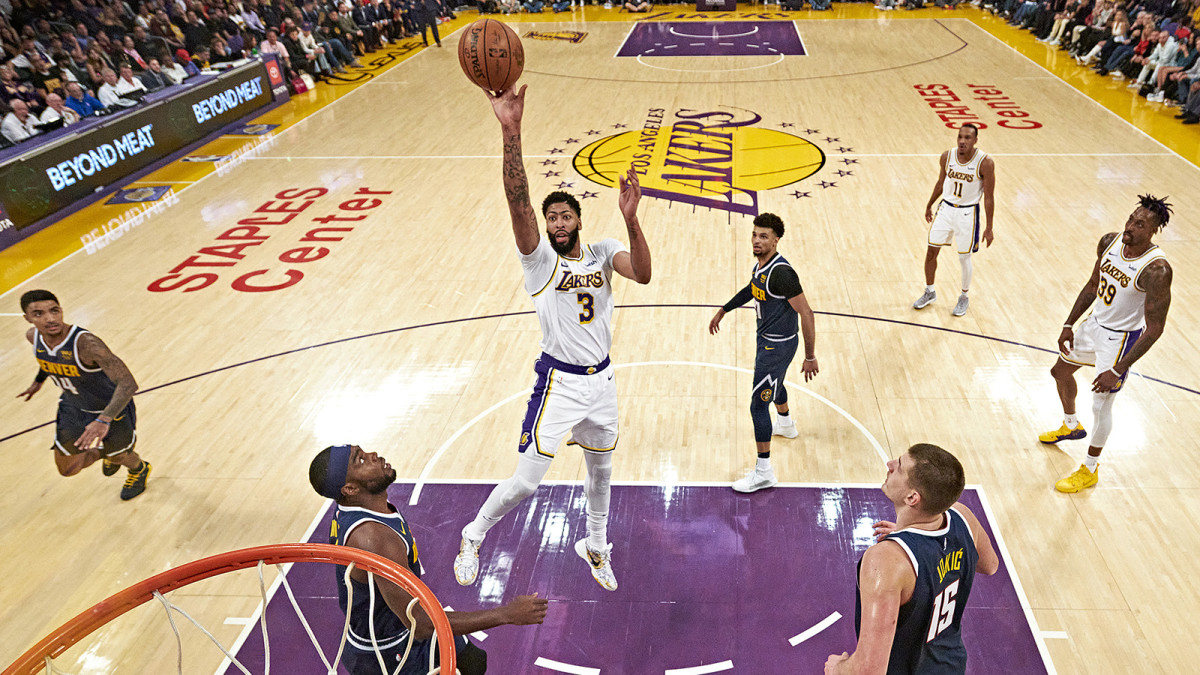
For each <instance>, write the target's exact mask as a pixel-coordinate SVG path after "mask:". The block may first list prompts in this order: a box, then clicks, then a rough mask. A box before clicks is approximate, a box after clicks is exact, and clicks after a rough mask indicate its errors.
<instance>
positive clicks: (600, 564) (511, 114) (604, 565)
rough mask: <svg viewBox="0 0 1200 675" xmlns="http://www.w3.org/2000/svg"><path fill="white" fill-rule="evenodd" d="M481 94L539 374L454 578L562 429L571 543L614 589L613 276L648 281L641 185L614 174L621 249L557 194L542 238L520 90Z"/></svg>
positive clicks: (531, 479)
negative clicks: (494, 132) (596, 235)
mask: <svg viewBox="0 0 1200 675" xmlns="http://www.w3.org/2000/svg"><path fill="white" fill-rule="evenodd" d="M488 97H489V98H490V99H491V101H492V110H493V111H494V112H495V113H496V118H497V119H498V120H500V130H501V132H502V134H503V137H504V193H505V196H506V197H507V199H508V212H509V215H510V216H512V227H513V236H514V237H516V240H517V251H518V252H519V253H520V259H521V267H522V269H523V271H524V273H525V290H526V291H527V292H528V293H529V295H530V296H531V297H532V299H533V306H534V309H536V310H537V316H538V322H539V323H540V324H541V327H542V344H541V346H542V354H541V356H540V357H539V358H538V360H537V361H536V363H535V364H534V371H535V372H536V373H537V379H536V381H535V382H534V387H533V396H532V397H530V399H529V405H528V407H527V410H526V414H525V420H524V422H523V423H522V425H521V436H520V441H519V444H518V447H517V452H518V459H517V469H516V472H515V473H514V474H513V476H512V477H511V478H509V479H507V480H505V481H503V482H502V483H500V484H499V485H497V486H496V488H495V489H494V490H492V493H491V495H489V496H488V498H487V501H485V502H484V503H483V507H482V508H480V509H479V513H478V515H476V516H475V520H473V521H471V522H470V523H468V524H467V526H466V527H464V528H463V531H462V545H461V547H460V548H459V552H458V556H457V557H456V558H455V559H454V577H455V578H456V579H457V580H458V583H460V584H462V585H464V586H465V585H468V584H471V583H473V582H474V581H475V578H476V576H478V574H479V546H480V544H481V543H482V542H483V538H484V536H485V535H486V534H487V532H488V530H490V529H491V528H492V527H493V526H495V525H496V523H498V522H500V519H501V518H503V517H504V514H506V513H508V512H509V511H511V510H512V509H513V508H515V507H516V506H517V505H518V504H520V503H521V501H522V500H524V499H525V498H526V497H528V496H529V495H531V494H533V492H534V490H536V489H537V486H538V485H539V484H540V483H541V482H542V478H543V477H545V475H546V471H547V470H548V469H549V468H550V460H552V459H553V458H554V454H555V452H557V450H558V446H559V443H561V442H562V439H563V438H564V437H566V435H567V434H568V433H570V434H571V438H570V440H569V441H568V442H569V443H571V444H574V445H578V446H579V447H580V448H582V449H583V456H584V460H585V463H586V465H587V478H586V479H585V481H584V490H585V492H586V493H587V537H586V538H584V539H581V540H579V541H578V542H576V544H575V551H576V553H578V554H579V556H580V557H582V558H583V559H584V560H586V561H587V562H588V564H589V567H590V568H591V572H592V576H593V577H594V578H595V579H596V581H597V582H598V583H599V584H600V585H601V586H603V587H604V588H606V589H608V590H610V591H615V590H617V578H616V574H615V573H614V572H613V568H612V545H611V544H609V543H608V506H609V490H610V488H609V483H610V479H611V477H612V453H613V450H614V449H615V448H616V445H617V388H616V382H615V381H614V380H613V367H612V364H611V363H610V362H609V358H608V350H609V347H610V346H611V345H612V328H611V322H612V310H613V296H612V274H613V272H614V271H615V272H616V273H617V274H620V275H621V276H623V277H625V278H627V279H633V280H634V281H636V282H638V283H640V284H645V283H649V282H650V248H649V247H648V246H647V245H646V239H645V237H643V236H642V230H641V226H640V225H639V224H638V218H637V207H638V201H639V200H640V199H641V196H642V190H641V186H640V185H639V184H638V179H637V174H636V173H635V172H634V171H633V170H632V169H630V170H629V172H628V173H627V174H626V176H624V177H623V178H621V179H620V185H621V191H620V197H619V203H620V207H621V214H622V215H623V216H624V217H625V228H626V230H627V232H628V233H629V249H628V250H626V248H625V246H624V245H623V244H621V242H619V241H617V240H616V239H603V240H601V241H598V242H594V243H592V244H584V243H582V242H581V241H580V240H579V233H580V231H581V230H582V229H583V226H582V221H581V220H580V208H579V202H578V200H576V199H575V198H574V197H573V196H571V195H569V194H567V193H565V192H553V193H551V194H550V195H549V196H547V197H546V199H545V200H544V201H543V202H542V215H543V217H545V219H546V239H543V238H542V237H541V234H540V233H539V232H538V224H537V216H536V215H535V214H534V211H533V204H532V203H531V202H530V199H529V181H528V178H527V177H526V175H525V165H524V161H523V159H522V157H521V116H522V114H523V112H524V109H525V87H524V86H523V87H521V90H520V91H519V92H516V91H514V90H512V89H509V90H507V91H504V92H501V93H500V94H499V95H498V96H497V95H492V94H490V93H489V94H488Z"/></svg>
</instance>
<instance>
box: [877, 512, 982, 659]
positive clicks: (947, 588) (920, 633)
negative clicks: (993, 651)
mask: <svg viewBox="0 0 1200 675" xmlns="http://www.w3.org/2000/svg"><path fill="white" fill-rule="evenodd" d="M884 541H894V542H896V543H897V544H899V545H900V548H902V549H904V552H905V553H906V554H907V556H908V559H909V562H911V563H912V566H913V571H914V572H915V573H916V575H917V582H916V585H915V586H914V587H913V594H912V598H910V599H909V601H908V602H906V603H904V604H903V605H901V606H900V614H899V616H898V617H897V619H896V636H895V639H893V641H892V653H891V657H890V658H889V659H888V669H887V673H888V675H951V674H954V675H961V674H962V673H965V672H966V670H967V650H966V647H964V646H963V641H962V616H963V609H964V608H966V606H967V597H968V596H969V595H970V594H971V584H972V582H973V581H974V580H975V564H976V563H977V562H978V561H979V552H978V551H976V550H975V535H973V534H972V533H971V526H970V525H968V524H967V521H966V519H965V518H963V516H962V514H960V513H959V512H958V511H955V510H954V509H953V508H951V509H950V510H948V511H946V524H945V526H943V527H942V528H941V529H939V530H918V529H913V528H905V529H903V530H898V531H896V532H893V533H891V534H889V535H888V536H887V537H886V538H885V539H884ZM859 567H860V568H861V567H862V560H859ZM856 590H857V589H856ZM861 615H862V600H861V595H859V596H858V597H856V598H855V604H854V632H855V634H857V633H858V631H859V627H860V623H861Z"/></svg>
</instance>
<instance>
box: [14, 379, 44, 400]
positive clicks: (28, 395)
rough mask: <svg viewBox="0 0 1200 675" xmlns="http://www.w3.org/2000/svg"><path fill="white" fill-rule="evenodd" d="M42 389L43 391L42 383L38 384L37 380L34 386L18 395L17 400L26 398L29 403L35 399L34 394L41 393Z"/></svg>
mask: <svg viewBox="0 0 1200 675" xmlns="http://www.w3.org/2000/svg"><path fill="white" fill-rule="evenodd" d="M41 389H42V383H41V382H38V381H37V380H34V382H33V384H31V385H29V388H28V389H26V390H25V391H23V392H21V393H19V394H17V398H21V397H22V396H24V397H25V400H26V401H28V400H29V399H31V398H33V395H34V394H36V393H38V392H39V391H41Z"/></svg>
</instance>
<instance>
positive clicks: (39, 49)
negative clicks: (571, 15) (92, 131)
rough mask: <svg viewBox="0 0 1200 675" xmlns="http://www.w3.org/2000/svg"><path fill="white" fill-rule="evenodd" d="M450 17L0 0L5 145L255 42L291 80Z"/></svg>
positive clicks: (371, 5) (210, 0) (428, 0)
mask: <svg viewBox="0 0 1200 675" xmlns="http://www.w3.org/2000/svg"><path fill="white" fill-rule="evenodd" d="M453 16H454V15H453V13H452V11H451V8H450V6H449V4H448V2H447V0H355V1H354V2H350V1H343V0H238V1H228V0H141V1H140V2H139V0H0V46H2V47H3V50H4V53H3V55H2V56H0V139H2V140H0V145H3V144H13V143H20V142H22V141H25V140H27V139H29V138H31V137H33V136H36V135H37V134H39V133H43V132H45V131H49V130H52V129H57V128H59V127H60V126H63V125H70V124H74V123H76V122H78V121H79V120H80V119H82V118H85V117H89V116H94V115H106V114H110V113H112V112H114V111H116V110H120V109H123V108H129V107H133V106H136V105H138V104H139V103H140V101H141V100H142V98H143V97H144V96H145V95H146V94H147V93H149V92H153V91H158V90H160V89H165V88H168V87H174V86H178V85H181V84H183V83H184V82H185V81H186V80H187V79H188V78H191V77H194V76H196V75H199V74H200V71H201V70H203V69H205V68H208V67H209V66H210V65H212V64H218V63H222V62H232V61H237V60H239V59H243V58H247V57H253V56H256V55H258V54H259V53H260V52H262V53H273V54H275V55H276V56H277V58H278V59H279V60H280V62H281V63H282V65H283V67H284V69H285V70H286V72H287V74H288V78H287V79H288V81H289V82H291V81H293V80H294V79H297V78H298V77H299V76H300V75H301V74H302V73H307V74H308V75H309V76H311V78H313V79H316V80H321V79H325V78H328V77H332V76H333V75H334V74H336V73H341V72H345V69H346V68H347V67H358V66H359V65H360V64H359V62H358V57H359V56H361V55H363V54H366V53H368V52H371V51H374V50H376V49H379V48H381V47H383V46H384V45H386V44H388V43H389V42H392V41H395V40H399V39H402V38H405V37H411V36H414V35H417V34H420V35H421V36H422V38H424V39H426V40H427V38H426V33H427V31H428V30H429V29H431V28H432V32H433V35H434V39H435V41H436V42H437V43H438V45H439V46H440V45H441V37H440V36H439V35H438V30H437V26H438V24H439V23H441V22H444V21H448V20H449V19H451V18H453ZM426 44H428V42H426Z"/></svg>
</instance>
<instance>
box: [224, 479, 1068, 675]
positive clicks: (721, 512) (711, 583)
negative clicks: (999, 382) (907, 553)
mask: <svg viewBox="0 0 1200 675" xmlns="http://www.w3.org/2000/svg"><path fill="white" fill-rule="evenodd" d="M492 487H493V484H491V483H468V484H463V483H431V484H426V485H424V486H423V488H422V493H421V500H420V502H419V503H418V504H416V505H414V506H405V505H406V504H407V502H408V497H409V495H410V494H411V492H412V488H413V486H412V484H411V483H405V484H397V485H394V486H393V487H392V488H391V491H390V497H391V501H392V503H393V504H397V505H399V506H400V507H401V508H402V509H403V512H404V514H405V516H406V517H407V518H408V520H409V525H410V526H411V527H412V530H413V534H414V536H415V537H416V540H417V546H418V547H419V550H420V552H421V561H422V563H423V564H424V566H425V576H424V580H425V582H426V583H427V584H428V585H429V587H430V588H431V589H433V591H434V593H436V594H437V596H438V598H439V600H441V602H442V604H443V605H446V606H450V607H453V608H455V609H459V610H472V609H481V608H487V607H495V606H496V605H498V604H500V603H503V602H506V601H509V600H511V599H512V598H513V597H515V596H517V595H521V594H527V593H533V592H537V593H538V594H540V595H541V596H543V597H547V598H549V599H550V611H549V613H548V614H547V617H546V622H545V624H543V625H541V626H538V627H517V626H501V627H499V628H495V629H492V630H489V631H486V634H487V637H486V639H484V640H482V641H480V640H478V639H476V642H477V644H479V645H480V646H481V647H482V648H483V649H485V650H487V652H488V666H489V668H488V670H489V672H496V673H534V672H549V671H546V670H542V669H541V668H537V667H535V663H536V661H537V660H538V659H539V658H540V659H544V660H548V661H553V662H557V663H559V664H570V665H571V666H576V667H578V668H581V669H585V670H581V671H570V672H595V671H597V670H598V672H600V673H602V674H604V675H617V674H628V675H646V674H652V673H666V672H667V671H669V670H676V669H683V668H693V667H696V666H703V665H712V666H713V667H714V668H715V667H717V666H716V665H715V664H725V665H724V666H722V667H721V668H720V670H721V671H728V672H732V673H754V674H755V675H765V674H770V673H780V674H783V673H787V674H788V675H792V674H794V673H819V672H821V671H822V666H823V664H824V662H825V659H826V657H827V656H828V655H829V654H832V653H839V654H840V653H841V652H843V651H846V650H850V649H852V648H853V646H854V641H855V638H854V583H855V566H856V563H857V562H858V559H859V558H860V557H861V556H862V553H863V551H864V550H866V548H867V546H869V545H870V544H871V523H873V522H874V521H876V520H879V519H888V518H891V517H893V511H892V508H891V504H890V503H889V502H888V501H887V500H886V499H885V498H884V497H883V495H882V493H881V492H880V491H879V489H878V488H877V487H837V486H830V487H778V488H775V489H773V490H768V491H765V492H760V493H757V494H754V495H739V494H736V493H734V492H732V491H731V490H730V489H729V488H728V487H727V486H724V485H721V486H716V485H689V486H672V487H664V486H658V485H616V486H613V493H612V515H611V521H610V524H609V534H610V538H611V540H612V542H613V544H614V547H613V564H614V568H615V570H616V572H617V579H618V581H619V582H620V589H619V590H618V591H617V592H615V593H610V592H608V591H605V590H604V589H602V588H600V586H598V585H597V584H596V582H595V581H593V580H592V577H591V574H590V573H589V571H588V569H587V565H586V563H584V562H583V561H582V560H580V559H579V558H578V557H577V556H576V555H575V552H574V550H573V546H574V543H575V541H576V540H578V539H580V538H582V537H583V536H585V531H586V522H585V515H584V504H585V503H586V498H585V496H584V492H583V486H582V485H580V484H578V483H574V482H572V483H558V484H551V483H547V484H544V485H542V487H540V488H539V489H538V491H537V493H536V494H535V495H534V496H533V497H532V498H530V499H529V500H527V501H526V502H525V503H523V504H522V505H521V506H520V507H518V508H517V509H515V510H513V511H512V512H511V513H510V514H508V516H506V517H505V519H504V520H503V521H501V523H500V524H499V525H497V526H496V527H495V528H494V529H493V530H492V531H491V533H489V535H488V538H487V540H486V541H485V543H484V545H483V548H482V549H481V551H480V562H481V565H480V574H479V579H478V580H477V581H476V583H475V584H474V585H472V586H469V587H462V586H459V585H458V584H457V583H455V581H454V575H453V572H452V569H451V566H452V562H453V560H454V556H455V554H456V553H457V551H458V544H459V531H460V530H461V528H462V526H463V525H464V524H465V523H466V522H467V520H469V519H470V518H471V517H472V516H473V515H474V513H475V510H476V508H477V507H478V506H479V505H480V504H482V503H483V501H484V499H485V498H486V497H487V495H488V493H489V492H490V491H491V489H492ZM962 501H963V503H965V504H967V506H968V507H970V508H971V509H972V510H973V511H974V512H975V513H976V514H977V515H978V516H979V518H980V520H981V521H983V523H984V526H985V527H986V528H988V531H989V533H991V534H992V536H993V540H995V533H994V530H993V529H992V527H991V525H990V524H989V523H988V520H987V517H986V513H985V511H984V509H983V505H982V504H981V501H980V496H979V494H978V493H977V492H976V491H975V490H972V489H968V490H967V491H966V492H965V493H964V494H963V497H962ZM331 518H332V507H330V508H329V509H327V510H326V511H325V513H323V514H322V517H321V519H320V520H319V522H318V524H317V526H316V529H315V530H314V532H313V534H312V536H311V537H310V538H309V541H310V542H315V543H327V535H328V531H329V522H330V519H331ZM1001 553H1002V556H1001V567H1000V571H999V572H998V573H997V574H996V575H994V576H991V577H983V576H978V577H976V580H975V586H974V588H973V589H972V592H971V598H970V602H969V606H968V607H967V610H966V614H965V619H964V625H963V635H964V641H965V643H966V647H967V652H968V654H969V661H968V667H967V672H968V673H1046V672H1047V668H1046V666H1045V665H1044V662H1043V660H1042V656H1041V654H1040V652H1039V645H1038V640H1037V638H1035V637H1034V633H1033V629H1032V628H1031V625H1030V622H1029V620H1028V619H1027V614H1026V611H1025V609H1024V608H1023V606H1022V604H1021V601H1020V596H1019V595H1018V592H1017V590H1016V587H1015V586H1014V582H1013V579H1012V577H1011V576H1010V561H1008V560H1005V559H1004V556H1003V550H1002V549H1001ZM288 580H289V582H290V584H291V586H292V589H293V590H294V591H295V592H296V595H297V601H298V603H299V605H300V607H301V608H302V609H303V610H304V611H305V614H306V616H307V617H308V619H309V622H310V624H311V625H312V628H313V630H314V632H315V634H316V636H317V639H318V641H319V642H320V644H321V645H322V647H323V649H324V650H325V652H326V654H327V655H328V658H330V659H332V656H333V654H334V653H335V651H336V649H337V643H338V640H339V638H340V637H341V631H342V622H343V621H344V615H343V614H342V612H341V611H340V610H339V609H338V606H337V587H336V585H335V581H334V572H333V568H332V567H331V566H329V565H316V564H297V565H295V566H294V567H293V568H292V570H291V573H290V574H289V575H288ZM266 612H267V624H268V632H269V634H270V636H271V647H272V648H271V655H272V657H271V660H272V667H273V668H274V669H276V670H278V671H279V672H292V673H306V672H323V670H322V666H321V664H320V660H319V659H318V657H317V656H316V653H315V650H314V649H313V647H312V646H311V644H310V643H309V640H308V637H307V636H306V635H305V633H304V630H303V628H302V627H301V625H300V623H299V621H298V620H297V619H296V618H295V613H294V611H293V610H292V608H291V606H290V603H289V601H288V599H287V595H286V594H285V593H275V594H274V595H273V597H272V598H271V600H270V601H269V602H268V604H267V610H266ZM244 637H245V639H244V640H243V641H241V643H240V648H239V649H238V650H237V651H236V653H237V655H238V659H239V660H240V661H241V662H242V663H243V664H244V665H245V666H246V667H248V668H249V669H250V670H251V672H262V660H263V657H262V653H263V649H262V637H261V633H259V629H258V621H257V617H255V621H254V622H253V628H251V629H250V630H249V631H248V632H247V634H246V635H245V636H244ZM546 662H547V661H543V663H546ZM222 672H224V673H227V674H228V675H234V673H236V672H238V671H237V670H236V668H233V667H230V668H228V669H225V670H223V671H222ZM704 672H710V671H708V670H705V671H704ZM711 672H717V671H716V670H713V671H711Z"/></svg>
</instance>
